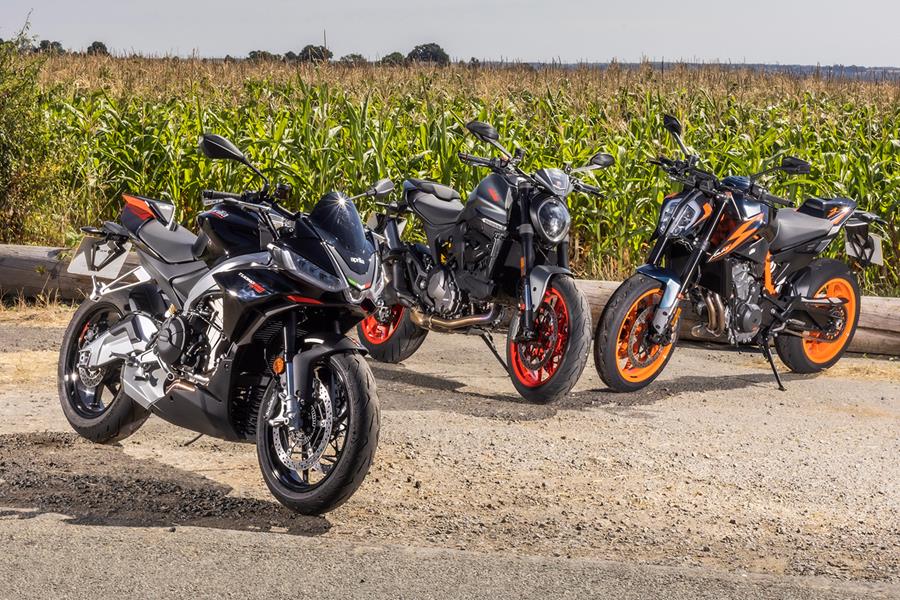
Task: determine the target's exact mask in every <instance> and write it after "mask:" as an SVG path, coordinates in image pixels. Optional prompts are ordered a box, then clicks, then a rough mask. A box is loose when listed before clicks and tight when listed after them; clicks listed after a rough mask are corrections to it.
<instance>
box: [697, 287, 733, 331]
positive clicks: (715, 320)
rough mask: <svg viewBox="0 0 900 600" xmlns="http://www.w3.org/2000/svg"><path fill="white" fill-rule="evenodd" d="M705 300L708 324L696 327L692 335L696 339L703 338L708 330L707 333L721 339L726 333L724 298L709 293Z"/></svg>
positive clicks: (705, 295) (704, 297)
mask: <svg viewBox="0 0 900 600" xmlns="http://www.w3.org/2000/svg"><path fill="white" fill-rule="evenodd" d="M703 300H704V301H705V303H706V323H701V324H698V325H695V326H694V328H693V329H692V330H691V334H692V335H694V337H701V334H702V333H704V330H706V331H705V332H706V333H708V334H710V335H712V336H715V337H720V336H722V335H723V334H724V333H725V326H726V324H725V304H724V303H723V302H722V297H721V296H719V295H718V294H715V293H713V292H707V293H706V294H704V296H703Z"/></svg>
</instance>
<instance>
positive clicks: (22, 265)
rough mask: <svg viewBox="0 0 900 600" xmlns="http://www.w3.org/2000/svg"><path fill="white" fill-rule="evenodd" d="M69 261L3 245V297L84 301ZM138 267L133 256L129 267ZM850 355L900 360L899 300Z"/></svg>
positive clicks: (593, 299) (881, 306)
mask: <svg viewBox="0 0 900 600" xmlns="http://www.w3.org/2000/svg"><path fill="white" fill-rule="evenodd" d="M69 258H70V256H69V253H68V252H67V251H65V250H62V249H60V248H47V247H43V246H0V294H2V295H6V296H25V297H28V298H34V297H39V296H44V297H51V298H59V299H62V300H81V299H82V298H84V297H85V296H86V295H87V294H88V293H89V292H90V289H91V280H90V278H88V277H82V276H78V275H70V274H69V273H68V272H66V266H67V265H68V261H69ZM136 263H137V260H136V258H135V257H134V256H133V255H132V256H130V257H129V258H128V262H127V263H126V265H127V264H136ZM618 286H619V284H618V283H617V282H614V281H595V280H580V281H578V287H579V288H580V289H581V290H582V291H583V292H584V294H585V296H587V299H588V303H589V304H590V306H591V317H592V319H593V322H594V323H595V324H596V323H597V321H598V319H599V318H600V314H601V312H602V311H603V307H604V306H605V305H606V301H607V300H608V299H609V297H610V295H612V293H613V292H614V291H615V289H616V288H617V287H618ZM695 323H696V321H695V318H694V317H692V316H691V315H686V316H685V318H684V319H683V323H682V331H681V335H682V336H683V337H685V338H692V336H691V331H690V329H691V327H692V326H693V325H694V324H695ZM707 341H717V340H709V339H707ZM718 341H721V340H718ZM850 350H851V351H853V352H865V353H870V354H891V355H895V356H900V298H882V297H878V296H864V297H863V299H862V312H861V313H860V318H859V328H858V329H857V331H856V336H855V337H854V339H853V343H852V344H851V346H850Z"/></svg>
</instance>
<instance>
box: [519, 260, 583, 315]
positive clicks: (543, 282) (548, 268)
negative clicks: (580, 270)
mask: <svg viewBox="0 0 900 600" xmlns="http://www.w3.org/2000/svg"><path fill="white" fill-rule="evenodd" d="M556 276H565V277H575V276H574V275H573V274H572V271H570V270H569V269H566V268H565V267H556V266H553V265H538V266H537V267H534V268H533V269H531V273H530V274H529V276H528V287H529V289H530V290H531V301H532V304H534V305H535V306H540V304H541V301H543V299H544V294H546V293H547V286H548V285H550V280H551V279H553V278H554V277H556Z"/></svg>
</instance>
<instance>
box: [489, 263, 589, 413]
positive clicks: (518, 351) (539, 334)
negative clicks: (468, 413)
mask: <svg viewBox="0 0 900 600" xmlns="http://www.w3.org/2000/svg"><path fill="white" fill-rule="evenodd" d="M520 316H521V315H520V314H519V315H516V316H515V317H513V319H512V321H511V322H510V324H509V334H508V336H507V339H506V361H507V364H508V365H509V370H510V377H511V379H512V382H513V385H514V386H515V388H516V391H517V392H519V394H520V395H521V396H522V398H524V399H525V400H527V401H528V402H531V403H533V404H549V403H551V402H555V401H556V400H558V399H560V398H562V397H563V396H565V395H566V394H568V393H569V392H570V391H571V390H572V388H573V387H575V384H576V383H577V382H578V378H579V377H581V373H582V372H583V371H584V366H585V364H587V355H588V351H589V350H590V343H591V311H590V309H589V308H588V303H587V300H586V299H585V297H584V294H583V293H581V290H579V289H578V288H577V287H576V286H575V281H574V280H573V279H572V278H571V277H560V276H557V277H554V278H553V279H552V280H551V282H550V284H549V285H548V286H547V291H546V293H545V294H544V298H543V299H542V300H541V302H540V304H538V305H537V306H535V309H534V321H535V330H536V331H535V333H536V337H535V339H534V340H531V341H528V342H516V341H515V339H516V337H517V336H518V333H519V327H520V323H521V318H520Z"/></svg>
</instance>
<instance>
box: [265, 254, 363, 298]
mask: <svg viewBox="0 0 900 600" xmlns="http://www.w3.org/2000/svg"><path fill="white" fill-rule="evenodd" d="M269 249H270V250H271V252H272V258H273V259H274V260H275V264H276V265H278V267H279V268H281V269H284V270H285V271H289V272H290V273H291V274H292V275H294V276H295V277H297V278H299V279H302V280H303V281H305V282H307V283H309V284H312V285H314V286H316V287H319V288H321V289H323V290H326V291H329V292H340V291H341V290H343V289H346V288H347V282H346V281H344V280H343V279H342V278H340V277H337V276H335V275H332V274H331V273H329V272H328V271H326V270H325V269H323V268H321V267H319V266H318V265H316V264H314V263H312V262H310V261H308V260H306V259H305V258H303V257H302V256H300V255H299V254H297V253H296V252H294V251H292V250H289V249H287V248H284V247H282V246H276V245H274V244H273V245H270V246H269Z"/></svg>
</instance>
